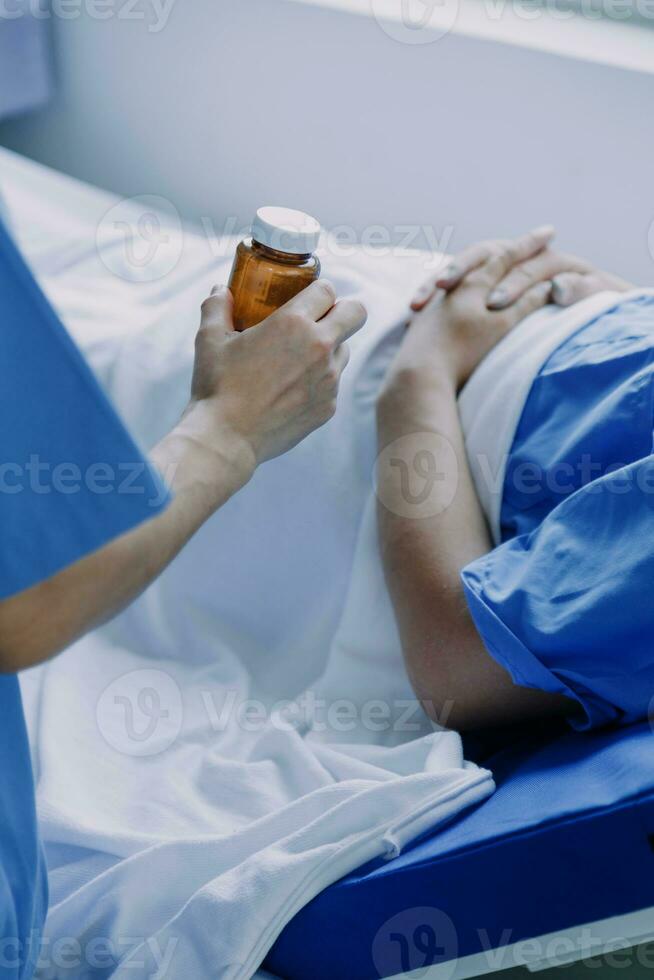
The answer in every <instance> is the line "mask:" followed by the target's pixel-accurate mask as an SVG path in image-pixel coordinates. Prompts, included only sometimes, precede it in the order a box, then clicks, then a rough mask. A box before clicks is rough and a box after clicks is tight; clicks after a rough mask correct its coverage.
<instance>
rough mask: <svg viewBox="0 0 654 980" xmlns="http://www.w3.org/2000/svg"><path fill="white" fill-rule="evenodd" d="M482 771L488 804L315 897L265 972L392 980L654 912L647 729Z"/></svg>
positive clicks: (555, 742)
mask: <svg viewBox="0 0 654 980" xmlns="http://www.w3.org/2000/svg"><path fill="white" fill-rule="evenodd" d="M485 764H487V765H488V766H489V767H490V768H491V769H492V770H493V772H494V774H495V778H496V782H497V787H498V788H497V791H496V793H495V794H494V795H493V796H492V797H490V799H488V800H487V801H486V802H484V803H483V804H481V805H480V806H479V807H477V808H476V809H474V810H472V811H471V812H469V813H468V814H466V815H464V816H463V817H462V818H461V819H459V820H457V821H456V822H455V823H454V824H452V825H451V826H450V827H448V828H446V829H444V830H442V831H440V832H439V833H436V834H435V835H433V836H431V837H428V838H426V839H423V840H421V841H419V842H417V843H416V844H414V845H413V846H412V847H411V848H410V849H408V850H407V851H405V852H404V853H403V854H401V855H400V856H399V857H398V858H396V859H394V860H393V861H390V862H375V863H373V864H369V865H367V866H365V867H364V868H360V869H358V870H357V871H356V872H353V873H352V874H350V875H348V876H347V877H346V878H343V879H342V880H341V881H339V882H337V883H336V884H334V885H332V886H331V887H330V888H328V889H326V890H325V891H324V892H322V893H321V894H320V895H319V896H317V897H316V898H315V899H314V900H313V901H312V902H311V903H310V904H309V905H307V906H306V907H305V908H304V909H303V910H302V911H301V912H300V913H299V914H298V915H297V916H296V917H295V918H294V919H293V921H292V922H290V923H289V925H288V926H287V927H286V929H285V930H284V932H283V933H282V934H281V936H280V937H279V939H278V940H277V943H276V944H275V946H274V947H273V949H272V950H271V952H270V955H269V957H268V959H267V961H266V966H267V968H268V969H269V970H271V971H272V972H274V973H275V974H276V975H278V976H281V977H284V978H286V980H295V978H297V980H300V978H306V977H308V976H310V977H312V978H313V980H322V978H324V980H333V978H334V977H342V978H347V980H372V978H376V977H391V976H394V975H396V974H398V973H401V972H403V971H406V970H409V969H416V968H419V967H422V966H426V965H428V964H431V963H440V962H446V961H448V960H452V959H454V958H457V957H462V956H467V955H470V954H473V953H479V952H482V951H484V950H487V949H489V948H491V949H494V948H499V947H501V946H506V945H508V944H510V943H515V942H518V941H519V940H522V939H528V938H533V937H538V936H542V935H545V934H547V933H550V932H556V931H558V930H561V929H565V928H569V927H571V926H575V925H581V924H584V923H592V922H596V921H598V920H600V919H605V918H609V917H611V916H615V915H622V914H627V913H629V912H634V911H638V910H640V909H645V908H649V907H652V906H654V733H653V731H652V727H651V725H650V724H649V723H647V722H645V723H642V724H639V725H633V726H630V727H628V728H622V729H619V730H610V731H608V730H607V731H603V732H599V733H593V734H582V733H569V734H565V735H561V736H559V737H556V738H553V739H550V740H542V739H541V740H532V741H529V740H527V743H526V744H525V743H522V744H521V746H520V747H519V748H517V749H516V748H514V749H505V750H503V751H500V752H498V753H497V754H496V755H494V756H493V757H492V758H491V759H489V760H486V763H485ZM425 910H427V911H425ZM414 920H415V922H414ZM425 922H426V923H427V924H429V922H432V923H433V926H434V928H433V930H431V929H429V928H427V929H426V930H425V929H423V928H422V926H423V925H424V923H425ZM416 930H417V931H416ZM403 933H406V934H407V936H412V937H413V938H412V939H411V941H410V942H407V941H406V937H404V936H403ZM432 934H433V935H438V936H440V940H439V942H432V941H431V939H430V937H431V936H432Z"/></svg>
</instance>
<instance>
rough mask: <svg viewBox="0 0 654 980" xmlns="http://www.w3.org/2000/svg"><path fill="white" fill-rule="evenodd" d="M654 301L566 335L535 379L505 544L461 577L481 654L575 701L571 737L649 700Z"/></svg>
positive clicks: (512, 468)
mask: <svg viewBox="0 0 654 980" xmlns="http://www.w3.org/2000/svg"><path fill="white" fill-rule="evenodd" d="M653 371H654V297H652V296H642V297H640V298H636V299H629V300H625V301H623V302H622V303H621V304H620V305H618V306H617V307H616V308H614V309H613V310H611V311H609V312H607V313H606V314H604V315H602V316H600V317H598V318H597V319H596V320H594V321H593V322H591V323H590V324H589V325H587V326H585V327H583V328H582V329H581V330H579V331H577V332H576V333H574V335H573V336H572V337H570V338H569V339H568V340H567V341H566V342H565V343H564V344H563V345H562V346H560V347H559V348H558V349H557V350H556V351H555V352H554V353H553V354H552V355H551V356H550V358H549V359H548V360H547V362H546V363H545V364H544V366H543V367H542V369H541V371H540V373H539V375H538V376H537V378H536V379H535V381H534V384H533V386H532V389H531V391H530V394H529V396H528V399H527V401H526V404H525V406H524V410H523V413H522V416H521V419H520V422H519V425H518V428H517V431H516V434H515V438H514V442H513V445H512V448H511V452H510V459H509V462H508V465H507V470H506V478H505V484H504V493H503V503H502V509H501V515H500V519H501V538H502V540H501V544H500V545H499V546H498V547H497V548H495V550H494V551H491V552H490V554H488V555H485V556H484V557H482V558H480V559H478V560H477V561H475V562H473V563H472V564H471V565H469V566H468V567H467V568H465V569H464V571H463V573H462V578H463V583H464V587H465V591H466V596H467V599H468V604H469V607H470V610H471V613H472V616H473V618H474V620H475V623H476V625H477V628H478V630H479V632H480V633H481V636H482V638H483V640H484V643H485V645H486V647H487V649H488V651H489V652H490V653H491V654H492V655H493V657H495V659H496V660H497V661H498V662H499V663H500V664H501V665H502V666H504V667H505V668H506V669H507V670H508V671H509V673H510V674H511V676H512V677H513V679H514V681H515V682H516V683H517V684H519V685H522V686H527V687H534V688H539V689H542V690H546V691H551V692H558V693H561V694H565V695H567V696H568V697H570V698H573V699H575V700H576V701H577V703H578V705H579V712H578V714H576V715H575V716H573V717H571V719H570V721H571V724H572V725H574V727H576V728H579V729H588V728H594V727H597V726H600V725H604V724H607V723H611V722H613V723H620V724H628V723H630V722H633V721H635V720H637V719H642V718H643V717H646V716H647V715H648V713H649V710H650V702H651V700H652V698H653V697H654V601H653V599H652V588H653V585H654V456H653V454H652V449H653V445H652V439H653V429H654V398H653V396H654V384H653Z"/></svg>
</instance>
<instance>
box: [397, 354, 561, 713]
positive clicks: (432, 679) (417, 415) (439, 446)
mask: <svg viewBox="0 0 654 980" xmlns="http://www.w3.org/2000/svg"><path fill="white" fill-rule="evenodd" d="M411 374H412V372H409V373H408V375H407V373H402V374H400V375H398V376H397V377H396V378H395V380H394V382H393V384H392V385H391V388H390V389H389V390H388V391H387V393H386V394H385V395H384V396H383V397H382V399H381V400H380V404H379V407H378V433H379V443H380V450H381V449H383V448H384V447H385V446H387V445H389V444H390V443H392V442H394V441H395V440H397V439H402V437H406V436H408V435H410V434H411V433H424V434H427V435H426V436H425V437H421V439H420V440H417V441H416V440H415V439H414V443H415V445H420V444H421V442H423V443H424V445H428V446H429V450H428V451H430V452H432V453H434V455H435V456H436V459H435V472H436V473H437V474H438V475H439V476H440V477H441V478H440V479H437V480H435V481H434V485H433V489H432V494H431V496H430V507H429V510H430V512H432V513H433V516H429V517H422V518H417V517H416V516H413V517H412V516H411V515H410V508H409V509H408V510H407V504H406V500H405V499H404V496H403V491H402V487H401V485H400V483H399V481H398V476H397V470H395V469H393V468H391V467H388V466H381V467H380V470H379V472H378V481H379V482H378V486H379V497H380V498H381V500H382V501H383V502H380V503H379V506H378V512H379V536H380V547H381V556H382V561H383V565H384V571H385V575H386V581H387V584H388V588H389V592H390V595H391V599H392V602H393V606H394V609H395V615H396V620H397V623H398V628H399V632H400V638H401V642H402V650H403V654H404V658H405V662H406V667H407V672H408V675H409V678H410V680H411V683H412V685H413V688H414V690H415V692H416V695H417V696H418V698H419V699H420V700H421V701H422V702H423V705H424V708H425V710H426V711H427V713H428V714H430V715H431V717H432V718H433V719H434V720H436V721H438V722H439V723H441V724H443V725H446V726H448V727H452V728H455V729H458V730H466V729H470V728H484V727H490V726H493V725H498V724H499V725H503V724H510V723H513V722H518V721H523V720H527V719H530V718H533V717H538V716H544V715H551V714H561V713H564V712H566V711H568V710H569V709H570V703H569V702H568V701H567V699H565V698H563V697H560V696H558V695H551V694H547V693H545V692H541V691H535V690H531V689H526V688H521V687H517V686H516V685H515V684H514V683H513V680H512V678H511V677H510V676H509V674H508V673H507V672H506V671H505V670H504V668H502V667H501V666H500V665H499V664H498V663H497V661H496V660H495V659H494V658H493V657H492V656H491V655H490V654H489V653H488V651H487V650H486V647H485V646H484V643H483V640H482V638H481V636H480V635H479V633H478V631H477V629H476V627H475V625H474V622H473V620H472V617H471V615H470V612H469V610H468V607H467V603H466V599H465V595H464V590H463V585H462V583H461V570H462V569H463V568H464V567H465V566H466V565H467V564H468V563H469V562H471V561H474V559H475V558H478V557H480V556H481V555H483V554H485V553H487V552H488V551H489V550H490V548H491V546H492V545H491V540H490V536H489V532H488V529H487V526H486V522H485V519H484V516H483V513H482V509H481V506H480V504H479V501H478V498H477V495H476V491H475V487H474V484H473V480H472V476H471V473H470V469H469V466H468V462H467V457H466V451H465V444H464V439H463V434H462V430H461V425H460V422H459V415H458V410H457V404H456V390H455V386H454V385H453V384H452V383H451V381H450V380H449V378H448V375H447V373H444V374H443V373H441V372H439V371H438V370H436V371H434V372H433V373H432V374H431V377H430V379H429V381H426V380H425V377H424V374H423V373H422V372H421V371H418V372H417V374H418V376H417V377H416V376H414V377H411ZM397 445H399V446H401V445H402V443H401V442H400V443H398V444H397ZM406 462H408V463H409V464H410V462H411V461H410V460H407V461H406Z"/></svg>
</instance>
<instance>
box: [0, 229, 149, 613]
mask: <svg viewBox="0 0 654 980" xmlns="http://www.w3.org/2000/svg"><path fill="white" fill-rule="evenodd" d="M0 405H1V411H0V541H1V546H0V598H3V597H6V596H9V595H11V594H12V593H15V592H18V591H20V590H22V589H25V588H27V587H28V586H30V585H34V584H35V583H36V582H39V581H41V580H43V579H46V578H48V577H50V576H52V575H53V574H54V573H56V572H57V571H59V570H61V569H62V568H64V567H66V566H67V565H70V564H72V563H73V562H74V561H76V560H77V559H79V558H81V557H82V556H84V555H87V554H89V553H90V552H92V551H95V550H96V549H98V548H100V547H101V546H102V545H104V544H106V543H107V542H108V541H109V540H111V539H112V538H114V537H116V536H117V535H120V534H122V533H124V532H126V531H128V530H130V529H131V528H133V527H134V526H136V525H137V524H139V523H141V522H142V521H145V520H149V519H150V518H152V517H154V516H155V515H156V514H157V513H159V512H160V511H161V510H162V509H163V508H164V507H165V506H166V503H167V501H168V493H167V491H166V489H165V487H164V485H163V483H162V481H161V479H160V477H159V475H158V474H157V473H156V472H155V470H154V469H153V468H152V467H151V466H150V464H149V462H148V461H147V459H145V458H144V456H143V454H142V453H141V451H140V450H139V449H138V447H137V446H136V445H135V443H134V442H133V440H132V439H131V437H130V435H129V433H128V432H127V430H126V429H125V427H124V425H123V424H122V423H121V421H120V419H119V418H118V416H117V414H116V412H115V410H114V409H113V407H112V406H111V404H110V403H109V401H108V399H107V398H106V397H105V395H104V393H103V392H102V390H101V389H100V387H99V385H98V382H97V380H96V379H95V377H94V375H93V374H92V372H91V370H90V369H89V367H88V366H87V364H86V362H85V361H84V359H83V357H82V355H81V354H80V352H79V351H78V349H77V347H76V346H75V344H74V343H73V341H72V340H71V338H70V337H69V335H68V334H67V332H66V331H65V329H64V327H63V326H62V324H61V323H60V321H59V319H58V318H57V316H56V314H55V312H54V310H53V309H52V307H51V306H50V305H49V303H48V302H47V300H46V299H45V297H44V296H43V294H42V293H41V291H40V289H39V288H38V286H37V284H36V282H35V281H34V279H33V277H32V275H31V273H30V271H29V269H28V268H27V266H26V265H25V263H24V261H23V259H22V258H21V256H20V254H19V253H18V251H17V249H16V247H15V246H14V244H13V242H12V241H11V239H10V237H9V235H8V233H7V232H6V230H5V229H4V227H3V226H2V223H1V222H0Z"/></svg>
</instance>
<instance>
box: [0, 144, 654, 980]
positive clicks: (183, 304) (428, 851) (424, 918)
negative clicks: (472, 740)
mask: <svg viewBox="0 0 654 980" xmlns="http://www.w3.org/2000/svg"><path fill="white" fill-rule="evenodd" d="M0 190H2V191H3V192H4V193H5V195H6V197H7V199H8V201H9V204H10V211H11V221H12V230H13V232H14V234H15V236H16V238H17V240H18V242H19V244H20V246H21V248H22V249H23V251H24V253H25V254H26V256H27V258H28V259H29V261H30V262H31V264H32V266H33V268H34V270H35V273H36V275H37V277H38V278H39V279H40V280H41V282H42V284H43V286H44V288H45V290H46V292H47V293H48V295H49V297H50V298H51V300H52V302H53V303H54V305H55V306H56V307H57V309H58V310H59V312H60V313H61V315H62V317H63V319H64V321H65V322H66V323H67V325H68V326H69V328H70V329H71V330H72V332H73V334H74V335H76V336H77V339H83V340H84V345H85V347H86V349H87V350H88V349H89V348H94V349H95V350H96V353H97V357H96V358H95V362H96V370H98V365H99V373H100V375H101V374H102V363H103V361H102V348H103V344H104V343H105V340H106V338H107V336H108V333H109V331H110V330H111V332H112V335H113V336H115V331H116V323H119V328H118V329H119V330H122V331H124V332H125V334H127V333H129V332H130V331H132V330H135V329H147V327H148V324H149V323H150V322H152V320H153V317H154V316H155V314H156V311H157V310H159V309H160V308H161V307H162V306H164V305H168V306H169V307H170V305H171V304H173V305H174V306H175V308H178V309H179V310H180V316H181V315H188V313H183V312H182V311H183V310H186V311H188V310H189V309H190V310H192V311H194V310H196V309H197V304H198V302H199V301H200V300H201V299H202V297H203V296H204V295H205V292H206V286H207V283H208V282H211V281H214V273H215V268H216V264H217V261H218V258H222V259H224V258H225V256H227V255H228V254H229V250H230V247H231V244H232V243H230V242H229V241H225V240H220V241H218V240H216V241H212V242H211V241H208V240H207V239H206V237H202V236H193V235H189V236H187V238H186V242H185V247H184V249H183V252H182V253H181V254H180V255H179V256H178V257H177V260H176V263H175V265H174V268H173V269H172V270H168V272H167V274H166V275H165V277H162V278H161V279H157V278H156V277H145V278H144V277H141V279H139V277H138V276H136V277H134V276H131V275H126V276H124V277H122V278H121V277H120V276H118V277H117V276H116V275H113V276H110V274H109V271H108V270H109V269H110V268H111V267H112V265H113V264H114V262H115V256H113V257H112V255H111V254H104V253H103V240H102V229H103V226H104V224H106V222H107V221H113V220H114V218H116V215H114V216H113V217H112V208H113V207H114V205H115V203H116V202H115V198H113V197H112V196H111V195H109V194H105V193H104V192H101V191H98V190H95V189H93V188H90V187H88V186H86V185H83V184H80V183H78V182H76V181H73V180H71V179H70V178H67V177H63V176H62V175H59V174H56V173H53V172H52V171H49V170H47V169H45V168H42V167H40V166H39V165H37V164H34V163H32V162H30V161H27V160H24V159H22V158H20V157H17V156H15V155H14V154H10V153H8V152H7V151H0ZM118 217H119V216H118ZM217 257H218V258H217ZM167 261H168V260H167V259H166V256H165V255H163V256H162V262H164V263H166V262H167ZM370 261H371V262H374V261H375V259H374V258H371V259H370ZM114 271H115V270H114ZM107 370H109V367H107ZM175 410H176V409H175V408H174V407H173V408H172V409H171V411H175ZM156 421H157V424H161V425H164V424H165V423H166V420H161V419H158V420H156ZM153 434H154V433H152V434H150V433H147V432H146V433H139V435H141V436H142V437H143V438H145V439H146V440H147V439H148V438H150V437H151V435H153ZM516 742H517V743H518V744H517V745H516ZM478 761H480V762H483V764H484V765H487V766H488V767H489V768H490V769H491V770H492V771H493V773H494V775H495V779H496V783H497V792H496V793H495V794H494V795H493V796H492V797H491V798H490V799H488V800H487V801H486V802H484V803H483V804H482V805H480V806H479V807H477V808H475V809H474V810H472V811H471V812H468V813H467V814H465V815H464V816H463V817H462V818H459V819H458V820H457V821H456V822H455V823H454V824H452V825H451V826H450V827H448V828H446V829H445V830H441V831H440V832H439V833H437V834H435V835H433V836H428V837H426V838H424V839H421V840H418V841H417V842H415V843H414V844H413V845H412V846H411V847H410V848H409V849H407V850H406V851H405V852H404V853H402V854H401V855H400V856H399V857H397V858H395V859H394V860H391V861H384V862H381V861H380V862H375V863H372V864H369V865H367V866H365V867H363V868H359V869H358V870H357V871H356V872H353V873H352V874H350V875H348V876H347V877H346V878H344V879H342V880H341V881H339V882H337V883H336V884H335V885H333V886H331V887H330V888H327V889H326V890H325V891H324V892H322V893H321V894H320V895H319V896H318V897H317V898H315V899H314V900H313V901H312V902H311V903H310V904H309V905H307V906H306V907H305V908H304V909H303V910H302V911H301V912H300V913H299V914H298V915H297V916H296V917H295V918H294V920H293V921H292V922H291V923H290V924H289V925H288V926H287V927H286V929H285V930H284V932H283V933H282V935H281V936H280V937H279V939H278V940H277V942H276V944H275V946H274V947H273V949H272V950H271V952H270V954H269V956H268V959H267V962H266V964H265V966H266V969H267V970H269V971H270V972H271V973H272V974H275V975H276V976H279V977H286V978H289V980H294V978H302V980H306V978H308V977H311V978H314V980H321V978H325V980H327V978H329V980H332V978H337V977H338V978H347V980H369V978H374V977H400V976H404V977H415V978H418V977H428V978H433V980H463V978H466V977H474V976H480V975H483V974H489V973H493V972H496V971H499V970H505V969H508V968H510V967H512V966H518V965H525V966H527V967H528V968H529V969H530V970H535V971H536V970H540V969H542V968H544V967H547V966H549V965H553V964H562V963H567V962H574V961H576V960H583V959H585V958H592V957H597V956H598V955H600V954H601V953H602V952H606V951H616V950H621V949H624V948H625V947H629V946H633V945H635V944H637V943H640V942H645V941H647V940H650V939H654V739H653V734H652V729H651V726H650V724H649V723H646V722H644V723H642V724H639V725H635V726H632V727H630V728H626V729H620V730H617V731H603V732H599V733H593V734H571V733H561V734H557V735H552V734H551V733H550V734H548V735H542V734H538V733H534V732H531V733H525V735H524V737H523V738H522V739H519V740H516V739H513V740H512V746H511V747H510V748H508V747H501V748H499V749H497V750H496V751H494V752H492V753H491V754H490V755H489V754H488V752H486V753H485V754H483V755H482V756H480V757H479V760H478Z"/></svg>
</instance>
